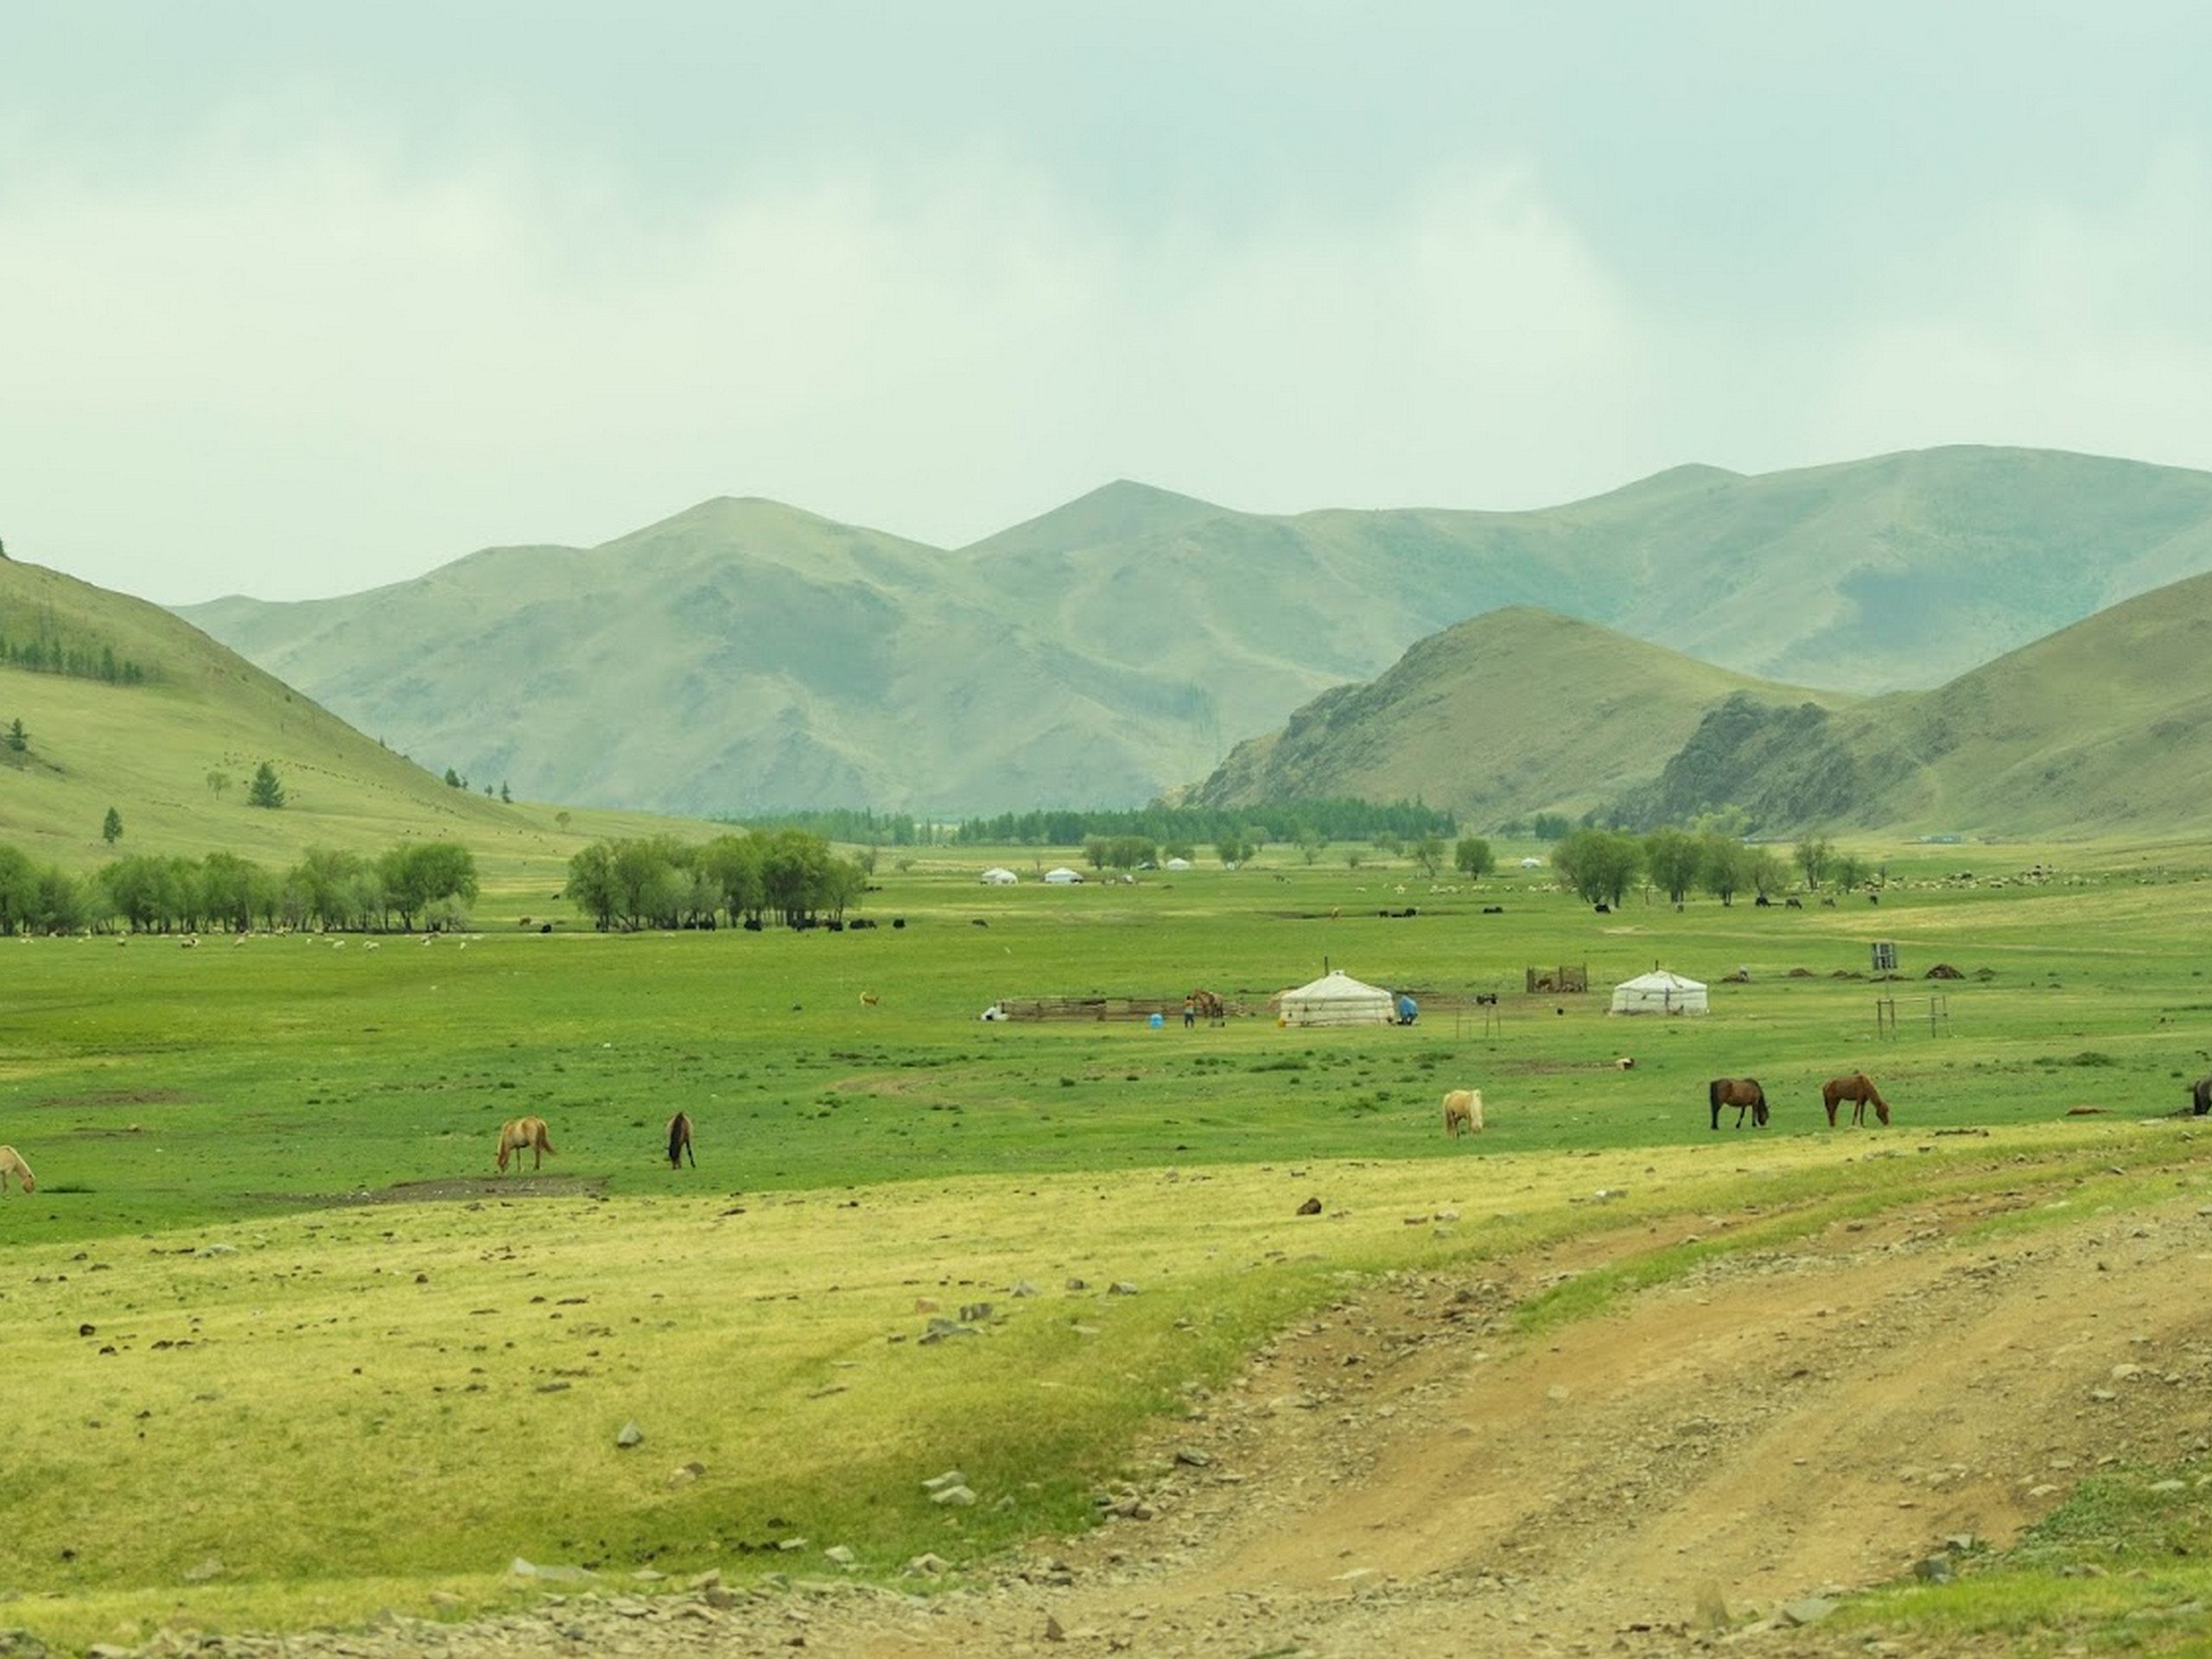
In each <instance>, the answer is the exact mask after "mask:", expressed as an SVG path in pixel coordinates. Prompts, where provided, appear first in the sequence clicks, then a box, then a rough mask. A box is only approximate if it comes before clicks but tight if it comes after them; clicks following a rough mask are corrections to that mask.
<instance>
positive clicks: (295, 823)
mask: <svg viewBox="0 0 2212 1659" xmlns="http://www.w3.org/2000/svg"><path fill="white" fill-rule="evenodd" d="M33 641H38V642H42V643H41V645H39V646H38V648H37V649H36V650H35V651H27V650H26V649H25V647H26V646H27V645H29V643H30V642H33ZM54 649H58V650H59V651H60V653H61V656H62V658H63V662H64V666H65V668H66V667H67V663H68V661H69V660H70V659H71V658H74V659H75V661H76V662H77V664H78V666H79V671H77V672H69V671H48V670H47V669H46V668H44V667H42V666H41V667H31V666H28V665H26V661H25V659H26V658H31V657H35V658H39V659H41V661H43V660H44V659H46V658H48V657H49V656H50V655H51V654H52V652H53V651H54ZM110 661H111V662H112V663H113V664H116V672H115V675H114V677H112V678H110V677H106V676H105V674H104V673H103V672H102V671H101V669H102V668H103V667H104V665H105V664H107V663H108V662H110ZM16 721H20V722H21V723H22V732H23V737H24V742H25V747H23V748H22V750H20V751H18V750H16V749H15V748H13V747H10V746H8V745H6V744H5V743H4V742H0V842H4V843H7V844H9V845H12V846H15V847H17V848H20V849H22V850H23V851H24V852H26V853H27V854H29V855H30V856H31V857H32V858H33V859H34V860H35V861H39V862H41V863H48V862H51V863H58V864H60V865H62V866H63V867H65V868H77V869H81V868H88V867H90V866H92V865H94V864H97V863H98V862H99V861H102V860H104V859H105V858H107V857H109V856H111V855H113V854H121V853H153V854H161V855H177V856H182V857H188V858H197V857H199V856H200V855H204V854H206V853H208V852H213V851H224V852H232V853H237V854H238V855H242V856H245V857H247V858H251V859H252V860H254V861H257V862H259V863H263V864H265V865H269V866H272V867H281V866H284V865H289V863H291V862H293V861H296V859H297V858H298V856H299V855H300V854H301V853H302V851H304V850H305V849H307V848H308V847H310V846H321V847H329V848H334V849H347V850H353V851H363V852H380V851H382V850H384V849H386V848H388V847H390V846H391V845H392V844H393V843H394V842H397V841H398V840H400V839H402V838H403V837H405V836H435V837H440V838H444V839H450V840H457V841H461V842H466V843H467V844H468V845H469V846H471V847H472V848H474V849H476V851H477V853H478V855H479V857H480V860H481V861H483V863H484V867H485V870H486V874H487V875H488V876H490V877H492V878H493V879H495V880H496V879H499V877H500V876H501V875H502V874H510V875H512V874H518V873H520V872H522V871H524V870H529V871H531V872H533V873H537V874H543V873H546V872H550V870H552V869H555V868H558V866H559V865H560V863H561V862H562V861H565V859H566V858H567V857H568V855H569V853H570V852H572V851H573V850H574V849H575V847H576V846H578V845H581V844H582V840H583V839H584V838H586V837H587V836H590V835H593V834H600V833H606V832H607V830H608V829H609V828H610V827H611V826H612V823H613V821H612V820H611V819H609V818H607V817H605V816H604V815H601V816H598V817H594V815H590V814H581V813H580V814H576V815H575V816H574V817H573V818H572V820H571V822H570V823H569V824H568V825H567V826H566V827H565V828H563V827H562V826H558V825H556V823H554V821H553V820H554V811H553V809H551V808H550V807H529V806H524V805H520V804H516V805H506V804H501V803H500V802H499V801H497V800H494V799H489V798H486V797H484V796H483V795H481V794H480V793H476V792H474V791H467V790H460V789H453V788H449V787H448V786H447V785H445V784H444V783H443V782H442V781H441V780H440V779H437V778H435V777H433V776H431V775H430V773H429V772H426V771H424V770H423V768H422V767H420V766H416V765H415V764H414V762H412V761H411V760H408V759H407V758H405V757H404V756H403V755H400V754H397V753H393V752H392V751H391V750H390V749H387V748H385V747H382V746H381V745H379V744H378V743H376V742H374V741H371V740H369V739H366V738H364V737H363V736H362V735H361V734H359V733H358V732H356V731H354V730H353V728H350V727H349V726H347V725H346V723H345V722H344V721H340V720H339V719H338V718H337V717H336V716H335V715H332V714H331V713H329V712H328V711H327V709H323V708H321V706H319V705H318V704H316V703H315V702H312V701H311V700H309V699H308V697H306V696H302V694H300V693H299V692H297V691H296V690H292V689H291V688H290V687H289V686H287V685H285V684H284V683H282V682H281V681H279V680H278V679H277V678H275V677H272V676H270V674H268V673H266V672H264V671H263V670H261V669H259V668H257V667H255V666H254V665H253V664H251V663H249V662H247V661H245V659H244V658H241V657H239V656H238V655H237V654H236V653H235V652H232V651H231V650H229V649H228V648H226V647H225V646H223V645H218V644H216V643H215V641H214V640H213V639H209V638H208V637H207V635H205V634H203V633H201V632H200V631H199V630H198V629H196V628H194V627H192V626H188V624H186V623H184V622H182V621H180V620H178V619H177V618H176V617H175V616H173V615H171V614H170V613H168V612H167V611H165V610H162V608H160V607H157V606H154V605H149V604H147V603H145V602H144V601H141V600H137V599H132V598H130V597H128V596H126V595H124V594H114V593H110V592H107V591H106V590H105V589H103V588H94V587H91V586H89V585H88V584H86V583H84V582H79V581H77V580H76V579H74V578H73V577H71V576H67V575H61V574H60V573H59V572H56V571H53V570H48V569H41V567H39V566H37V565H33V564H26V563H21V562H18V561H0V734H4V733H6V732H7V731H8V730H9V728H10V727H11V726H12V725H13V724H14V723H15V722H16ZM264 760H266V761H269V762H270V763H271V764H272V765H273V766H275V768H276V770H277V777H278V779H279V780H280V782H281V784H282V785H283V790H284V793H285V797H286V799H285V804H284V805H283V807H281V808H279V809H276V810H270V809H265V808H260V807H254V806H250V805H248V804H246V794H247V788H248V785H249V784H250V782H251V779H252V777H253V774H254V772H255V771H256V769H257V767H258V766H260V764H261V763H262V762H263V761H264ZM110 807H112V808H114V809H115V810H116V811H117V813H118V815H119V817H121V819H122V823H123V831H124V832H123V835H122V836H121V838H120V839H119V840H118V842H115V843H114V845H113V847H112V848H111V847H110V846H109V844H108V843H107V842H105V840H104V839H103V837H102V835H101V828H102V824H103V822H104V820H105V817H106V814H107V811H108V809H109V808H110Z"/></svg>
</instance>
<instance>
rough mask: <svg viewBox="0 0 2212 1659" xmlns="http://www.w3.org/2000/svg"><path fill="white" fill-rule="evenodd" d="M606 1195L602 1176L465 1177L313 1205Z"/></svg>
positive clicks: (330, 1197) (325, 1197) (334, 1195)
mask: <svg viewBox="0 0 2212 1659" xmlns="http://www.w3.org/2000/svg"><path fill="white" fill-rule="evenodd" d="M606 1191H607V1179H606V1178H605V1177H604V1176H599V1175H545V1174H532V1175H462V1176H448V1177H447V1178H446V1179H442V1180H435V1181H401V1182H399V1183H398V1184H397V1185H394V1186H384V1187H377V1188H373V1189H368V1188H365V1189H363V1190H362V1191H361V1192H326V1193H324V1194H322V1195H321V1197H319V1198H315V1199H313V1200H311V1201H310V1202H311V1203H313V1204H315V1205H323V1206H326V1207H327V1208H330V1209H340V1208H344V1207H346V1206H349V1205H364V1204H450V1203H465V1202H467V1201H469V1200H472V1199H474V1200H478V1201H481V1200H483V1199H486V1198H597V1197H599V1196H600V1195H601V1194H602V1193H603V1192H606Z"/></svg>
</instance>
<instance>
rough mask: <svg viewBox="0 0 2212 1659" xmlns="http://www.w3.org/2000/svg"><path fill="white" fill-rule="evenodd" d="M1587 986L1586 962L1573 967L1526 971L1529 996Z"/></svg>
mask: <svg viewBox="0 0 2212 1659" xmlns="http://www.w3.org/2000/svg"><path fill="white" fill-rule="evenodd" d="M1589 988H1590V964H1589V963H1579V964H1577V965H1575V966H1573V967H1567V966H1561V967H1558V968H1531V969H1529V972H1528V991H1529V995H1531V996H1535V995H1549V996H1556V995H1561V994H1562V993H1565V992H1568V991H1586V990H1588V989H1589Z"/></svg>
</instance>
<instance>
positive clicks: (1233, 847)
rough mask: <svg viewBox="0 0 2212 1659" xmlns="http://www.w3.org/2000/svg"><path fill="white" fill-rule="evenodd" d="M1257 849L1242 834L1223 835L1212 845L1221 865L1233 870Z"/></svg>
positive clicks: (1248, 858) (1249, 857)
mask: <svg viewBox="0 0 2212 1659" xmlns="http://www.w3.org/2000/svg"><path fill="white" fill-rule="evenodd" d="M1259 850H1260V849H1258V848H1257V847H1255V846H1254V845H1253V844H1252V843H1251V842H1249V841H1247V840H1245V839H1244V837H1243V836H1241V835H1236V834H1231V835H1226V836H1223V837H1222V838H1221V839H1220V840H1219V841H1217V842H1215V843H1214V847H1213V852H1214V856H1215V857H1216V858H1218V859H1219V860H1220V861H1221V867H1222V868H1224V869H1225V870H1233V869H1235V868H1236V867H1237V866H1238V865H1239V864H1243V863H1245V862H1247V861H1249V860H1250V859H1251V858H1252V857H1253V856H1254V855H1255V854H1257V853H1258V852H1259Z"/></svg>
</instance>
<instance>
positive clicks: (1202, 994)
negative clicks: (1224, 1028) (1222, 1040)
mask: <svg viewBox="0 0 2212 1659" xmlns="http://www.w3.org/2000/svg"><path fill="white" fill-rule="evenodd" d="M1183 1001H1184V1003H1185V1005H1186V1006H1187V1007H1189V1008H1190V1010H1191V1012H1192V1014H1194V1015H1196V1016H1197V1017H1198V1019H1200V1020H1205V1022H1206V1023H1207V1024H1208V1025H1210V1026H1218V1025H1222V1024H1224V1023H1225V1022H1226V1021H1227V1020H1228V1018H1229V1010H1228V1007H1227V1006H1226V1005H1225V1004H1224V1002H1223V1001H1222V1000H1221V994H1220V993H1219V992H1217V991H1208V990H1196V991H1192V993H1191V994H1190V995H1188V996H1186V997H1185V998H1184V999H1183Z"/></svg>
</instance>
